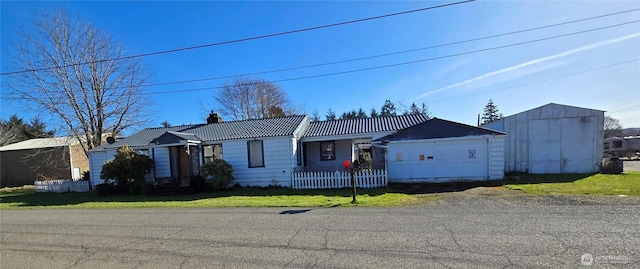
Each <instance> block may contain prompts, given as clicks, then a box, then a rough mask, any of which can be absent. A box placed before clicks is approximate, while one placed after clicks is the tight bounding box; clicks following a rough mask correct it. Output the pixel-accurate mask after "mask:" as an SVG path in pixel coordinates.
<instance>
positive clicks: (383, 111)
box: [380, 99, 397, 117]
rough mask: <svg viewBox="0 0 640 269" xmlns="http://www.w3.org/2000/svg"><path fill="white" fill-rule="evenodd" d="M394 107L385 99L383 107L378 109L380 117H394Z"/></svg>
mask: <svg viewBox="0 0 640 269" xmlns="http://www.w3.org/2000/svg"><path fill="white" fill-rule="evenodd" d="M396 115H397V113H396V105H394V104H393V102H391V100H389V99H387V100H385V101H384V105H382V108H380V116H382V117H386V116H396Z"/></svg>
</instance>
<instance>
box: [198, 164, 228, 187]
mask: <svg viewBox="0 0 640 269" xmlns="http://www.w3.org/2000/svg"><path fill="white" fill-rule="evenodd" d="M200 170H201V174H202V177H203V178H204V181H205V183H207V185H209V186H211V187H212V188H213V189H215V190H223V189H226V188H227V187H228V186H229V184H231V182H232V181H233V175H232V174H233V167H232V166H231V164H229V163H228V162H227V161H225V160H214V161H213V162H210V163H206V164H204V165H203V166H202V167H201V168H200Z"/></svg>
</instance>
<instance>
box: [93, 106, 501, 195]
mask: <svg viewBox="0 0 640 269" xmlns="http://www.w3.org/2000/svg"><path fill="white" fill-rule="evenodd" d="M432 129H433V130H432ZM442 130H445V131H446V132H445V134H443V135H441V134H440V132H441V131H442ZM416 132H417V133H419V134H418V135H417V136H413V139H411V140H406V139H405V136H406V135H407V134H415V133H416ZM385 137H386V139H385V140H384V141H386V142H387V145H380V143H375V142H374V141H378V140H380V139H382V138H385ZM503 139H504V134H503V133H501V132H496V131H491V130H486V129H483V128H479V127H473V126H468V125H463V124H459V123H454V122H450V121H445V120H440V119H433V120H429V118H428V117H427V116H426V115H422V114H415V115H402V116H390V117H377V118H366V119H347V120H333V121H316V122H310V121H309V119H308V118H307V116H288V117H280V118H267V119H255V120H243V121H228V122H222V121H219V120H213V121H210V122H209V123H207V124H195V125H184V126H176V127H169V128H148V129H144V130H142V131H140V132H138V133H136V134H134V135H132V136H130V137H127V138H123V139H119V140H117V141H115V142H114V143H111V144H105V145H102V146H101V147H98V148H96V149H93V150H91V151H90V153H89V159H90V162H91V171H92V172H91V179H92V181H93V184H99V183H102V182H103V181H102V179H100V171H101V169H102V165H103V164H104V162H105V161H107V160H110V159H112V158H113V157H114V155H115V152H116V149H117V148H118V147H120V146H123V145H128V146H129V147H131V148H133V149H134V150H136V151H138V152H139V153H141V154H147V155H148V156H149V157H150V158H151V159H153V160H154V167H153V169H152V170H151V171H150V172H149V174H147V181H148V182H154V183H174V184H180V185H182V186H185V185H188V184H189V183H190V178H191V177H192V176H196V175H199V173H200V166H201V165H202V164H205V163H207V162H209V161H212V160H214V159H224V160H226V161H227V162H229V163H230V164H231V165H232V166H233V169H234V174H233V176H234V178H235V180H234V184H236V183H237V184H240V185H241V186H270V185H271V186H274V185H275V186H286V187H300V186H303V187H310V186H311V187H318V186H320V185H321V186H324V187H331V186H333V187H335V186H344V184H345V183H344V180H343V179H345V178H344V177H347V178H348V175H345V174H344V173H343V172H344V168H342V163H343V162H344V161H345V160H349V161H355V160H360V161H364V158H365V156H366V158H367V159H368V160H371V161H372V167H370V168H367V169H368V171H370V172H371V171H373V172H371V173H370V174H369V175H368V177H370V178H373V177H376V178H377V179H380V178H383V180H382V181H377V182H378V183H376V184H377V185H376V184H373V185H371V186H374V185H375V186H380V184H385V185H386V182H387V181H386V179H387V174H386V168H387V164H388V163H389V162H390V161H389V160H388V158H387V155H388V154H387V153H386V149H387V148H388V149H389V150H390V151H391V152H392V154H393V157H389V158H396V157H395V156H396V151H398V152H403V154H405V155H404V156H406V157H404V158H405V159H404V160H405V163H403V164H395V163H394V164H393V165H389V175H398V176H397V181H398V182H404V181H407V182H424V181H437V182H440V181H444V180H447V181H453V180H457V179H459V180H486V179H497V178H502V171H503V169H502V167H500V169H497V171H495V170H496V169H495V167H494V166H491V165H495V164H496V163H499V164H502V162H503V161H502V159H500V158H501V156H502V155H501V154H502V149H503V148H502V144H501V143H502V141H503ZM407 144H412V145H413V146H414V147H412V146H411V145H408V146H407ZM434 144H437V146H435V147H434V146H433V145H434ZM403 147H404V148H403ZM419 149H421V150H422V151H420V150H419ZM432 149H433V150H436V151H435V152H434V153H431V150H432ZM409 150H418V151H419V153H418V151H415V153H416V154H418V155H417V156H418V158H419V155H423V156H422V160H418V161H417V162H416V163H415V164H413V165H415V166H416V167H415V169H414V170H413V171H414V172H413V173H412V174H410V175H408V176H407V175H401V173H400V172H399V170H398V169H405V168H404V167H402V165H404V164H410V163H412V162H413V157H411V156H412V154H413V153H414V152H413V151H409ZM459 151H464V152H465V154H466V155H464V157H465V158H464V159H463V158H462V157H461V156H462V155H460V156H458V155H456V156H458V157H460V158H458V159H456V160H455V161H453V160H452V159H450V158H451V156H453V155H451V154H449V152H459ZM469 154H473V158H470V157H469V156H470V155H469ZM425 156H426V157H425ZM433 156H436V157H433ZM394 160H396V159H394ZM422 161H425V162H424V163H422ZM450 161H453V162H454V163H451V162H450ZM427 162H428V163H429V164H430V165H432V164H434V163H436V162H437V163H438V166H437V167H436V168H435V169H436V170H437V171H439V172H438V173H440V174H422V173H423V172H424V173H431V172H433V171H436V170H428V169H426V170H425V169H424V167H422V166H421V165H423V164H426V163H427ZM439 165H444V166H439ZM443 167H446V169H444V170H447V172H446V173H445V172H444V170H443V169H442V168H443ZM421 169H422V170H421ZM460 169H463V171H459V170H460ZM430 171H431V172H430ZM316 173H321V174H316ZM316 175H320V177H322V180H324V181H323V183H317V182H310V181H313V180H315V179H314V178H315V177H316ZM440 175H445V176H446V179H445V176H440ZM336 177H340V178H341V180H342V181H341V182H342V183H336V184H337V185H336V184H334V183H335V182H334V183H328V182H329V181H332V180H334V179H336ZM377 179H375V180H377ZM372 180H374V179H372ZM332 182H333V181H332ZM316 183H317V184H316ZM300 184H301V185H300Z"/></svg>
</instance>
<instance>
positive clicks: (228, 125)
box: [189, 115, 306, 141]
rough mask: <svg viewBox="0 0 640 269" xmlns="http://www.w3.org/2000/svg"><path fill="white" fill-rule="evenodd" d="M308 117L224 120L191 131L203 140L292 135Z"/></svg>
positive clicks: (190, 131)
mask: <svg viewBox="0 0 640 269" xmlns="http://www.w3.org/2000/svg"><path fill="white" fill-rule="evenodd" d="M305 118H306V116H305V115H298V116H287V117H279V118H267V119H255V120H242V121H223V122H218V123H212V124H207V125H202V126H200V127H198V128H194V129H193V130H189V133H193V134H194V135H196V136H197V137H200V138H201V139H202V141H220V140H232V139H247V138H260V137H275V136H290V135H293V132H294V131H295V130H296V129H297V128H298V126H300V124H301V123H302V122H303V121H304V119H305Z"/></svg>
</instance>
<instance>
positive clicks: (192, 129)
mask: <svg viewBox="0 0 640 269" xmlns="http://www.w3.org/2000/svg"><path fill="white" fill-rule="evenodd" d="M305 117H306V116H304V115H301V116H288V117H279V118H267V119H255V120H242V121H223V122H218V123H211V124H193V125H183V126H176V127H169V128H148V129H144V130H142V131H140V132H137V133H135V134H134V135H132V136H129V137H126V138H122V139H119V140H118V141H116V142H115V143H113V144H104V145H102V146H100V147H98V148H96V149H95V150H102V149H105V148H118V147H120V146H123V145H128V146H130V147H137V146H147V145H149V143H151V142H152V141H153V140H154V139H156V138H159V137H160V136H162V135H163V134H165V133H170V134H172V135H175V136H177V137H179V138H182V139H185V140H199V141H221V140H232V139H247V138H260V137H275V136H287V135H293V132H294V131H295V130H296V128H298V126H299V125H300V124H301V123H302V121H303V120H304V119H305Z"/></svg>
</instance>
